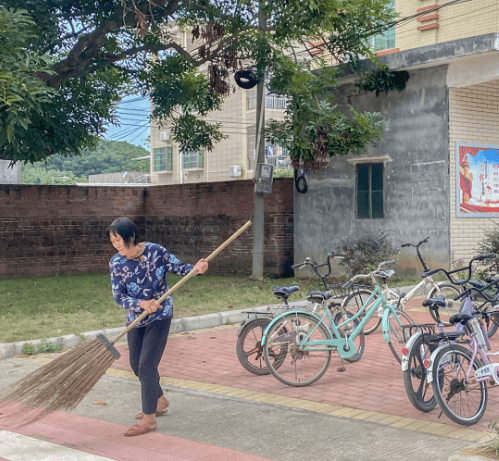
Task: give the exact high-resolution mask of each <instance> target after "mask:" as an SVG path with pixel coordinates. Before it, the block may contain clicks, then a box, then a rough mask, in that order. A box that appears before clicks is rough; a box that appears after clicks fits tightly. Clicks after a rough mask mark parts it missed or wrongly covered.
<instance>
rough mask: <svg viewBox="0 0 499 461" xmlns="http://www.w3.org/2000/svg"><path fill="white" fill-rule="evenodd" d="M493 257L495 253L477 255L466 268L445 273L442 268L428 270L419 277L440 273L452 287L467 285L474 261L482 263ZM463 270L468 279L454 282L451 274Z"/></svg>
mask: <svg viewBox="0 0 499 461" xmlns="http://www.w3.org/2000/svg"><path fill="white" fill-rule="evenodd" d="M495 256H496V255H495V253H485V254H479V255H476V256H474V257H473V258H471V260H470V263H469V264H468V266H467V267H459V268H457V269H453V270H451V271H446V270H445V269H443V268H439V269H433V270H429V271H428V270H427V271H425V272H423V273H422V274H421V275H422V276H423V277H429V276H430V275H433V274H436V273H437V272H440V271H442V272H443V273H444V274H445V275H446V277H447V278H448V279H449V281H450V282H451V283H453V284H454V285H465V284H466V283H468V282H469V281H470V280H471V266H472V265H473V262H474V261H483V260H484V259H491V258H495ZM464 270H467V271H468V277H467V278H466V279H464V280H455V279H454V278H453V277H452V274H455V273H457V272H461V271H464Z"/></svg>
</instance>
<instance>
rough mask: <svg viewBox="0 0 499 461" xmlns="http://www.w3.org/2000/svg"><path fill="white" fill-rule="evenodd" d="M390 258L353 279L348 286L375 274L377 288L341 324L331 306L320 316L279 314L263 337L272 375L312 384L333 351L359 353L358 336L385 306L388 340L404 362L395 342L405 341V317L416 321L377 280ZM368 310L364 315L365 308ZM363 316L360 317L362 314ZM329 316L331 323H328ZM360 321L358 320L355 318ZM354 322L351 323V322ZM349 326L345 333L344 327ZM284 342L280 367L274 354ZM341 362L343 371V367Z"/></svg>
mask: <svg viewBox="0 0 499 461" xmlns="http://www.w3.org/2000/svg"><path fill="white" fill-rule="evenodd" d="M388 263H390V262H389V261H383V262H382V263H380V264H379V266H378V268H377V269H376V270H374V271H372V272H370V273H369V274H365V275H364V274H359V275H356V276H355V277H353V278H352V279H350V280H349V281H348V282H347V283H346V284H345V285H344V286H346V287H348V286H351V285H352V284H353V283H354V282H355V280H357V279H367V278H371V280H372V282H373V284H374V290H373V292H372V294H371V296H370V297H369V298H368V299H367V300H366V303H365V304H364V306H363V307H362V308H361V309H360V311H359V312H357V313H355V314H354V315H353V316H352V317H350V318H349V319H348V320H347V321H346V322H342V323H340V324H339V325H336V324H335V323H334V320H333V318H332V317H331V314H330V312H329V310H328V309H326V310H325V312H324V314H323V315H322V316H321V317H319V316H318V315H315V314H313V313H310V312H304V311H300V310H295V311H291V312H286V313H283V314H281V315H279V316H277V317H276V318H275V319H273V320H272V322H271V323H270V324H269V326H268V327H267V329H266V330H265V332H264V334H263V337H262V346H263V356H264V358H265V363H266V364H267V367H268V369H269V370H270V372H271V373H272V375H273V376H274V377H275V378H277V379H278V380H279V381H281V382H282V383H284V384H287V385H289V386H295V387H302V386H308V385H310V384H312V383H314V382H316V381H317V380H318V379H320V378H321V377H322V376H323V375H324V373H325V372H326V370H327V369H328V367H329V364H330V361H331V352H332V351H336V352H338V354H339V356H340V358H341V359H342V364H343V360H344V359H348V358H350V357H352V356H354V355H355V354H356V353H357V350H356V345H355V342H354V341H355V340H356V338H357V337H358V336H359V335H360V336H363V331H362V330H363V328H364V326H365V324H366V323H367V321H368V320H369V319H370V318H371V317H372V316H373V315H375V314H376V313H377V312H378V308H379V307H380V306H383V317H382V329H383V335H384V337H385V342H387V343H388V344H389V346H390V349H391V351H392V353H393V354H394V356H395V357H396V358H397V360H398V361H399V363H400V360H401V359H400V357H399V355H398V353H397V351H396V350H395V346H394V343H395V344H396V345H397V347H398V345H399V344H400V343H404V344H405V338H403V337H402V335H403V332H402V321H401V318H402V319H404V320H407V321H409V323H414V322H413V321H412V319H411V318H410V317H409V316H408V315H407V314H406V313H405V312H402V311H397V310H396V309H395V308H394V307H393V306H392V305H390V304H389V303H388V302H387V301H386V299H385V297H384V295H383V292H382V290H381V288H380V286H379V284H378V283H377V280H376V277H377V276H378V275H379V273H380V272H381V267H383V266H384V265H385V264H388ZM366 309H368V310H367V312H366V314H365V315H364V311H365V310H366ZM361 315H362V316H363V317H362V318H361V320H360V321H359V318H360V317H361ZM325 320H327V322H328V324H329V325H327V324H326V323H325ZM356 320H357V321H358V323H357V324H355V321H356ZM350 324H351V325H350ZM346 326H348V329H345V330H344V334H343V335H342V334H341V333H340V329H341V328H344V327H346ZM283 345H286V351H287V354H286V357H282V358H281V362H280V364H279V367H274V366H273V363H272V357H274V356H275V355H277V354H278V352H277V350H279V349H280V348H281V347H282V346H283ZM343 369H344V367H343V366H341V367H340V368H339V371H343Z"/></svg>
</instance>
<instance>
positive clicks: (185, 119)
mask: <svg viewBox="0 0 499 461" xmlns="http://www.w3.org/2000/svg"><path fill="white" fill-rule="evenodd" d="M387 2H388V0H349V1H344V0H273V1H272V2H270V1H267V0H261V1H253V0H169V1H168V0H107V1H105V2H95V1H93V0H4V2H3V4H4V6H5V7H6V8H9V7H11V8H22V9H23V10H24V11H25V12H26V13H20V12H17V13H14V12H12V11H10V10H7V9H6V8H2V9H1V10H0V11H1V13H2V14H4V15H5V16H6V17H7V18H9V17H10V16H12V15H13V14H18V15H22V17H23V18H26V14H28V15H29V16H30V17H31V18H33V19H34V20H35V23H30V27H32V29H33V31H34V32H33V34H30V35H26V39H25V41H24V42H23V43H22V44H21V52H22V53H23V54H24V55H29V56H33V57H39V58H40V59H41V58H42V57H43V58H45V60H43V61H40V63H39V65H38V66H30V67H29V68H26V69H22V74H23V76H24V77H25V78H27V79H28V78H29V79H30V81H33V77H36V79H38V81H39V82H42V83H43V84H44V89H45V90H46V91H44V92H42V93H40V94H38V93H36V94H35V96H37V98H38V99H37V100H36V102H37V104H38V106H37V107H35V108H34V110H32V111H30V112H29V113H28V114H27V115H26V116H25V117H24V118H22V117H21V119H20V120H19V122H18V123H16V124H14V125H12V130H11V132H10V134H9V136H6V135H3V136H2V137H0V158H3V159H10V160H24V161H30V162H34V161H38V160H43V159H45V158H47V157H49V156H51V155H54V154H60V155H63V156H66V155H72V154H78V153H81V152H82V151H83V150H85V149H92V148H94V147H95V146H96V144H97V140H98V138H99V136H102V134H103V133H104V132H105V128H106V124H108V123H114V122H116V105H117V102H118V101H119V99H120V98H121V97H122V96H124V95H126V94H137V93H140V94H142V95H144V96H148V97H150V99H151V101H152V102H153V105H154V111H153V114H152V115H153V117H154V118H158V119H163V118H169V119H170V120H171V121H173V137H174V140H175V141H177V142H179V143H180V146H181V148H183V149H188V150H197V149H199V148H205V149H207V150H210V149H213V146H214V143H215V142H216V141H217V140H220V139H221V138H223V137H224V135H223V133H221V131H220V126H219V125H217V124H209V123H207V122H206V121H205V120H204V119H203V118H202V116H204V115H206V114H208V113H210V112H212V111H216V110H218V109H220V107H221V104H222V102H223V98H224V97H225V96H227V95H228V94H229V93H230V92H231V91H233V89H234V88H233V83H232V74H233V73H234V71H236V70H242V69H244V68H246V69H247V68H248V67H249V68H251V69H252V73H254V75H256V76H257V77H261V76H263V73H264V72H269V74H270V75H271V76H272V78H271V80H270V88H271V90H272V91H277V92H279V93H281V94H285V95H287V96H288V97H289V98H290V108H289V110H288V114H287V115H288V118H287V119H286V120H285V121H284V123H283V124H282V125H281V126H279V125H278V124H274V125H273V129H274V134H273V136H274V139H279V141H280V144H281V145H283V146H289V147H291V155H292V156H293V157H294V160H295V164H296V162H300V161H308V162H312V164H313V165H312V166H320V164H321V163H320V162H321V159H322V158H323V157H324V155H334V154H336V153H340V154H343V153H346V152H348V151H349V150H351V149H353V150H355V149H360V148H361V147H363V145H364V144H365V143H366V142H370V141H374V140H376V139H378V138H379V136H380V135H381V125H380V124H379V123H378V122H379V121H378V119H377V117H376V115H369V114H358V113H356V112H352V116H351V117H348V118H346V117H344V116H341V113H340V110H339V108H338V107H337V106H336V105H335V104H334V100H333V99H332V94H331V91H330V88H329V90H327V89H326V86H329V87H331V86H333V87H334V86H335V85H336V84H337V80H336V78H337V75H336V74H335V72H334V71H333V70H331V69H330V68H328V67H327V66H326V65H325V63H321V62H318V61H317V60H316V59H315V58H314V52H313V49H311V46H310V43H312V42H317V41H319V42H320V43H322V44H323V45H321V46H323V47H324V48H325V49H327V53H328V54H329V55H330V56H331V57H332V58H333V59H334V62H340V63H341V62H344V61H348V62H349V63H354V66H353V71H354V72H357V73H358V72H359V67H358V66H357V64H358V63H359V62H360V59H361V57H371V58H372V59H374V60H375V56H374V55H373V53H372V51H371V50H370V49H369V46H368V45H367V39H368V38H369V37H370V36H372V35H374V34H375V33H379V32H380V31H382V30H383V27H384V26H385V25H386V24H387V23H389V22H390V21H391V19H392V17H393V11H392V10H390V9H388V8H386V4H387ZM259 15H260V17H264V18H268V19H267V20H265V21H264V22H260V23H259V22H258V17H259ZM21 26H22V24H18V25H17V26H16V28H17V30H18V31H19V37H22V36H23V33H21V32H22V30H24V29H22V28H21ZM175 27H181V28H183V29H184V30H188V31H190V32H191V35H192V38H193V40H195V41H196V44H197V47H196V51H195V53H188V52H187V51H186V50H185V49H184V48H183V47H182V46H181V44H180V43H179V41H178V36H177V34H176V32H175ZM6 37H8V31H7V30H6V28H5V26H3V27H2V26H1V23H0V40H6ZM35 50H37V51H36V52H35ZM7 57H8V56H7ZM3 59H5V57H4V56H3V55H0V60H3ZM49 60H50V62H51V64H50V66H49V68H47V66H46V63H47V62H48V61H49ZM42 64H43V65H42ZM0 65H1V66H2V69H4V70H5V69H6V68H7V66H6V65H5V62H3V63H2V62H0ZM200 68H203V69H206V72H205V73H200V72H199V69H200ZM373 70H374V71H377V72H380V71H381V74H380V75H381V79H380V78H378V79H370V80H369V81H370V84H371V88H369V89H370V90H373V91H377V90H379V88H383V90H385V89H391V88H392V87H393V85H392V84H391V83H390V82H391V77H392V75H391V74H390V73H389V72H387V70H386V69H383V68H381V67H380V66H379V65H376V66H375V68H374V69H373ZM7 71H8V70H7ZM383 76H384V78H383ZM325 77H326V79H325V80H323V79H324V78H325ZM322 80H323V83H322V84H321V81H322ZM373 82H374V84H373ZM387 82H388V83H387ZM321 87H322V88H321ZM297 88H299V89H300V91H296V89H297ZM319 88H321V91H320V92H318V93H316V94H314V91H317V90H318V89H319ZM297 113H298V114H306V117H307V118H306V122H307V126H303V123H302V122H303V120H304V119H303V118H300V117H298V118H297V117H296V114H297ZM9 116H10V111H9V108H8V107H7V108H6V109H5V110H3V111H2V112H1V113H0V117H1V120H2V123H5V121H6V120H8V118H9ZM199 116H201V117H199ZM293 117H294V118H293ZM288 128H291V130H288V136H287V138H286V137H285V136H284V133H285V132H286V131H285V130H286V129H288ZM303 134H306V136H305V138H306V139H307V140H308V143H309V144H308V145H306V146H305V145H302V141H300V136H301V135H303ZM285 138H286V139H285Z"/></svg>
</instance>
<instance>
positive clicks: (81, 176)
mask: <svg viewBox="0 0 499 461" xmlns="http://www.w3.org/2000/svg"><path fill="white" fill-rule="evenodd" d="M148 154H149V153H148V152H147V150H146V149H144V148H143V147H139V146H135V145H134V144H130V143H128V142H125V141H108V140H101V141H100V142H99V144H98V146H97V148H95V149H94V150H91V151H83V152H82V154H81V155H77V156H72V157H64V156H63V155H60V154H55V155H53V156H51V157H50V158H48V159H47V160H46V161H42V162H36V163H34V164H27V165H24V166H23V167H22V173H21V175H22V183H23V184H73V183H75V182H80V183H84V182H88V177H89V175H93V174H102V173H116V172H120V171H143V172H149V161H148V160H132V159H134V158H139V157H144V156H146V155H148ZM62 177H66V178H67V179H65V180H61V179H60V178H62ZM53 178H55V179H53Z"/></svg>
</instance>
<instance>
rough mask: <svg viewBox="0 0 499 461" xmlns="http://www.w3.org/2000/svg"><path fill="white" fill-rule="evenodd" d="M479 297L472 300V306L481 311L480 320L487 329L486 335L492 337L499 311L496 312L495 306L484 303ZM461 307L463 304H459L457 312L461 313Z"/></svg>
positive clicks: (498, 323) (497, 321) (498, 320)
mask: <svg viewBox="0 0 499 461" xmlns="http://www.w3.org/2000/svg"><path fill="white" fill-rule="evenodd" d="M480 299H482V298H480ZM480 299H478V300H476V301H474V302H473V307H474V308H475V310H476V311H477V312H483V316H482V320H483V322H484V324H485V329H486V330H487V336H488V337H489V338H492V336H493V335H494V334H495V332H496V331H497V327H498V325H499V312H497V313H496V310H497V306H495V305H492V304H491V303H486V304H484V301H483V300H482V301H481V300H480ZM475 305H476V306H475ZM462 308H463V305H461V308H460V309H459V313H461V310H462Z"/></svg>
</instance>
